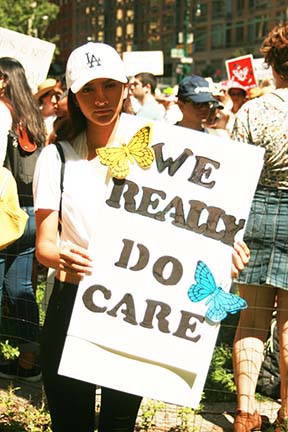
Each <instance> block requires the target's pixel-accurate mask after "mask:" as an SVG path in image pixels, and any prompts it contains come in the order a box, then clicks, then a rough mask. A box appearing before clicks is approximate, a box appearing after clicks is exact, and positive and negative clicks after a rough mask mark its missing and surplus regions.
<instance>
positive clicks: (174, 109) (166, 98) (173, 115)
mask: <svg viewBox="0 0 288 432" xmlns="http://www.w3.org/2000/svg"><path fill="white" fill-rule="evenodd" d="M177 90H178V86H177ZM177 90H176V91H175V89H174V88H172V87H167V88H166V89H164V90H163V93H161V94H160V95H159V96H156V100H157V101H158V102H159V103H160V104H162V105H163V106H164V108H165V114H164V120H165V121H167V122H168V123H170V124H176V123H177V122H179V121H180V120H182V116H183V115H182V112H181V110H180V108H179V106H178V103H177V96H176V94H177Z"/></svg>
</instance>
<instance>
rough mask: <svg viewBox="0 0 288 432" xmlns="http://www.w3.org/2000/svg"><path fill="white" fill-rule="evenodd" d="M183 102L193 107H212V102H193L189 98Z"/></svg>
mask: <svg viewBox="0 0 288 432" xmlns="http://www.w3.org/2000/svg"><path fill="white" fill-rule="evenodd" d="M185 103H188V104H190V105H192V106H193V107H194V108H195V109H204V108H206V109H207V108H208V109H211V108H213V103H212V102H193V101H192V100H191V99H189V100H188V99H187V100H186V101H185Z"/></svg>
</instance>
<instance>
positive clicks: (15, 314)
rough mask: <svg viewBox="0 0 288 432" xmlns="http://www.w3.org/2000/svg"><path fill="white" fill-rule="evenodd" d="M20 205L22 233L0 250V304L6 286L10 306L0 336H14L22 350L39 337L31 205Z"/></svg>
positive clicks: (34, 347) (34, 346)
mask: <svg viewBox="0 0 288 432" xmlns="http://www.w3.org/2000/svg"><path fill="white" fill-rule="evenodd" d="M22 208H23V210H25V211H26V213H27V214H28V215H29V219H28V221H27V224H26V228H25V231H24V234H23V236H22V237H21V238H20V239H19V240H17V241H16V242H15V243H13V244H11V245H10V246H8V247H7V248H6V249H3V250H2V251H1V252H0V304H2V296H3V290H5V294H6V296H7V303H8V309H9V313H8V317H7V320H6V322H7V323H8V326H9V329H8V328H7V329H6V331H5V334H3V335H2V336H4V338H6V337H7V338H8V339H9V338H10V337H12V338H16V339H17V343H18V345H19V348H20V350H21V351H22V352H24V351H26V352H31V351H32V352H33V351H36V350H37V348H38V339H39V310H38V305H37V302H36V298H35V293H34V290H33V286H32V269H33V260H34V253H35V238H36V227H35V216H34V208H33V207H22ZM8 318H9V320H8ZM0 321H1V314H0ZM8 326H7V327H8ZM5 327H6V325H5ZM10 328H11V331H10ZM1 333H2V331H1Z"/></svg>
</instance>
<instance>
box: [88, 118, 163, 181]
mask: <svg viewBox="0 0 288 432" xmlns="http://www.w3.org/2000/svg"><path fill="white" fill-rule="evenodd" d="M151 132H152V125H150V124H148V125H146V126H144V127H142V128H141V129H139V130H138V131H137V132H136V134H135V135H134V136H133V137H132V138H131V140H130V142H129V143H128V144H122V145H121V147H108V148H106V147H103V148H98V149H97V150H96V153H97V155H98V156H99V159H100V162H101V163H102V164H103V165H106V166H108V167H109V168H110V170H111V174H112V177H115V178H117V179H124V178H126V177H127V175H128V174H129V172H130V168H129V163H128V162H129V161H130V162H131V163H134V160H135V161H136V162H137V164H138V165H139V167H140V168H143V169H145V168H149V167H150V166H151V164H152V162H153V160H154V157H155V155H154V151H153V149H152V148H151V147H149V144H150V142H151V135H152V134H151Z"/></svg>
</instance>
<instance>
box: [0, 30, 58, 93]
mask: <svg viewBox="0 0 288 432" xmlns="http://www.w3.org/2000/svg"><path fill="white" fill-rule="evenodd" d="M54 50H55V44H53V43H51V42H47V41H43V40H41V39H38V38H33V37H31V36H27V35H25V34H22V33H18V32H15V31H12V30H8V29H6V28H3V27H0V56H1V57H14V58H16V59H17V60H18V61H19V62H20V63H21V64H22V66H23V67H24V69H25V73H26V77H27V80H28V82H29V84H30V87H31V89H32V91H33V92H34V91H36V90H37V86H38V84H40V83H41V82H43V81H44V80H45V79H46V77H47V73H48V71H49V67H50V64H51V61H52V57H53V53H54Z"/></svg>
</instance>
